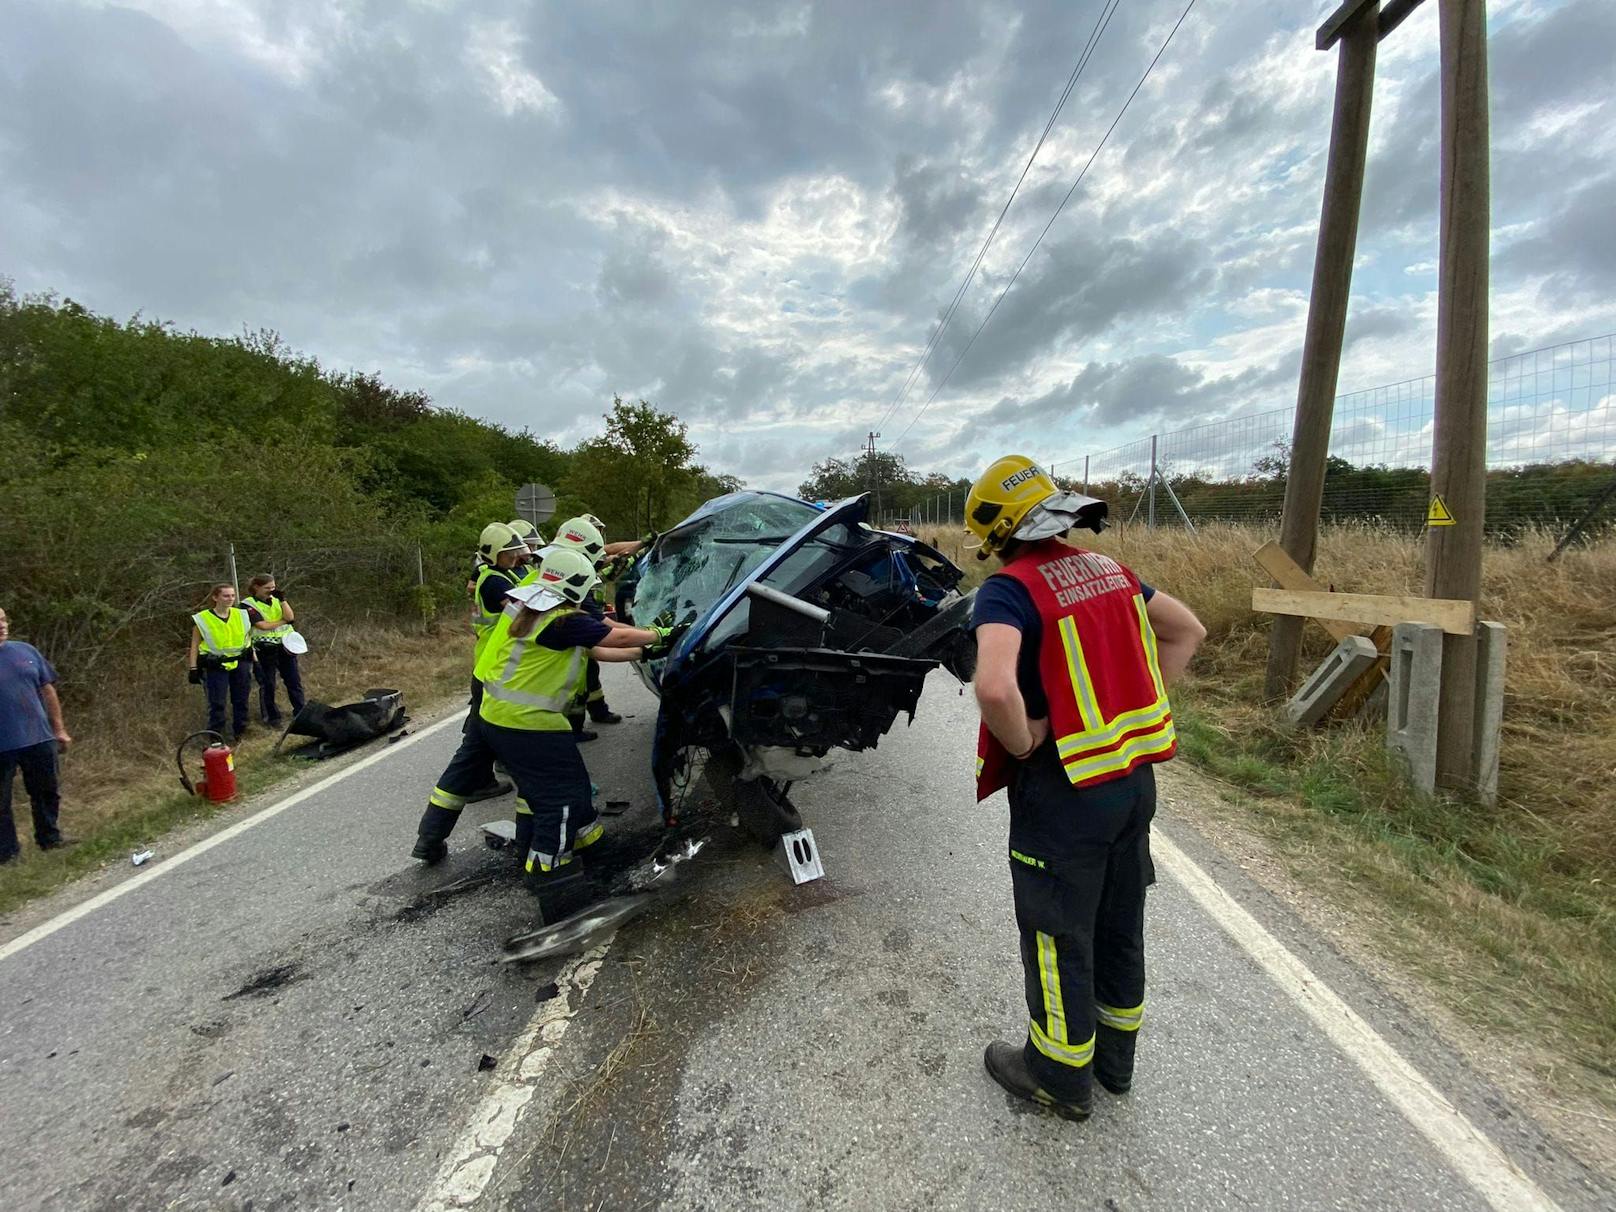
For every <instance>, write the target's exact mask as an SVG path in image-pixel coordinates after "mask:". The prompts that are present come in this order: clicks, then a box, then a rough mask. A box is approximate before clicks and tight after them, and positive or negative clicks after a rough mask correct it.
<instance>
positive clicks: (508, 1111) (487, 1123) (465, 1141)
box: [416, 939, 612, 1212]
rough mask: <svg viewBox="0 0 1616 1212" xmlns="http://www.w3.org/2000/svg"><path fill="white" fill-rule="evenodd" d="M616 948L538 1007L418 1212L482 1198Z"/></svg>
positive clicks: (442, 1211) (570, 970) (593, 957)
mask: <svg viewBox="0 0 1616 1212" xmlns="http://www.w3.org/2000/svg"><path fill="white" fill-rule="evenodd" d="M611 945H612V944H611V940H610V939H607V940H606V941H605V942H604V943H602V944H601V945H600V946H598V947H595V948H592V949H591V950H589V951H586V952H584V953H583V954H582V955H580V956H578V957H577V958H576V959H574V960H571V961H569V962H568V964H567V965H566V967H564V968H562V969H561V973H560V975H558V976H557V977H556V989H557V992H556V995H555V996H554V997H552V998H551V999H550V1000H549V1001H547V1002H545V1003H544V1004H543V1005H542V1006H540V1007H539V1010H538V1013H537V1014H535V1015H534V1016H533V1019H532V1021H531V1022H529V1023H528V1025H527V1027H526V1028H524V1029H523V1031H522V1034H521V1035H519V1036H517V1037H516V1042H515V1043H514V1044H512V1045H511V1050H510V1052H509V1053H507V1054H506V1057H505V1059H504V1060H502V1061H500V1063H499V1067H498V1068H497V1069H495V1070H494V1073H493V1077H492V1081H493V1088H492V1089H491V1090H489V1092H488V1093H487V1094H486V1095H484V1096H483V1098H482V1101H481V1102H479V1103H478V1104H477V1107H476V1109H475V1110H474V1111H473V1112H472V1115H471V1119H470V1121H469V1123H468V1124H467V1125H466V1130H465V1131H464V1132H462V1133H461V1134H460V1139H459V1140H457V1141H456V1142H455V1145H454V1148H453V1149H451V1150H450V1151H449V1156H448V1158H447V1159H446V1160H445V1161H444V1163H443V1165H442V1166H440V1167H439V1168H438V1174H437V1177H436V1178H434V1179H433V1180H432V1186H431V1187H429V1188H428V1189H427V1193H426V1194H425V1195H424V1196H423V1197H422V1198H421V1202H420V1203H419V1204H417V1205H416V1212H452V1210H453V1209H457V1208H469V1207H470V1206H471V1205H472V1204H475V1203H476V1202H477V1201H478V1200H479V1199H480V1198H482V1194H483V1191H484V1190H485V1189H486V1188H487V1187H488V1180H489V1179H491V1178H493V1177H494V1167H495V1166H496V1165H498V1164H499V1155H500V1151H501V1150H502V1149H504V1148H505V1144H506V1142H507V1141H509V1140H510V1139H511V1134H512V1133H513V1132H515V1131H516V1124H517V1121H518V1120H520V1119H521V1118H522V1113H523V1112H524V1111H525V1110H527V1105H528V1103H530V1102H531V1101H532V1100H533V1096H534V1095H535V1094H536V1093H538V1089H539V1079H540V1078H541V1077H543V1076H544V1073H545V1070H547V1069H548V1068H549V1067H550V1058H551V1056H553V1055H554V1053H555V1050H556V1047H557V1046H558V1045H559V1044H560V1043H561V1039H562V1037H563V1036H564V1035H566V1034H567V1025H568V1024H569V1023H571V1022H572V1019H573V1016H574V1015H575V1014H577V1013H578V1011H579V1010H581V1009H583V1004H584V999H585V998H586V997H588V995H589V987H590V986H591V985H593V984H594V983H595V976H596V974H597V973H599V972H600V966H601V963H602V962H603V961H604V960H605V958H606V949H607V948H608V947H610V946H611Z"/></svg>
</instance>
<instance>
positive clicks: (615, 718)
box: [553, 513, 643, 742]
mask: <svg viewBox="0 0 1616 1212" xmlns="http://www.w3.org/2000/svg"><path fill="white" fill-rule="evenodd" d="M553 546H555V547H572V548H574V549H576V550H578V551H581V552H583V553H584V555H585V556H587V557H588V558H589V560H590V562H591V563H592V564H593V566H594V568H595V571H596V572H597V573H599V574H601V576H602V577H604V576H605V574H606V571H607V570H608V569H609V568H611V567H613V566H614V565H615V564H616V563H617V562H619V561H621V560H625V559H629V558H631V557H632V556H634V555H635V554H636V553H637V552H638V551H639V550H640V548H641V547H642V546H643V544H642V543H639V542H626V543H607V542H606V536H605V535H604V534H603V533H602V532H601V529H600V522H599V519H597V518H596V517H595V516H594V515H593V514H587V513H586V514H580V515H579V516H578V517H576V518H571V519H569V520H568V521H565V522H563V523H562V524H561V525H560V527H558V528H557V530H556V537H555V543H554V544H553ZM581 609H582V610H584V611H585V612H586V613H587V614H589V615H591V616H593V617H594V618H597V619H602V620H604V621H605V622H606V623H607V624H608V625H609V626H612V627H619V626H623V625H624V624H623V623H622V622H620V621H619V620H616V619H612V618H609V617H608V616H607V614H606V598H605V594H604V593H603V592H602V589H601V586H600V584H599V583H598V582H597V584H596V585H595V588H594V589H593V590H592V591H591V593H590V595H589V599H588V600H587V601H586V602H584V603H583V604H582V606H581ZM585 712H587V713H588V715H589V719H590V720H591V721H593V722H594V723H596V724H620V723H622V722H623V717H622V716H620V715H618V714H617V713H616V712H615V711H613V710H612V709H611V708H610V707H608V706H607V705H606V690H605V688H604V687H603V686H602V684H601V680H600V663H599V662H598V661H595V660H594V659H591V660H590V661H589V666H588V669H587V671H586V673H585V676H584V697H583V702H582V704H581V705H580V706H579V707H577V708H575V709H574V711H573V713H572V721H573V732H574V733H575V734H576V735H577V737H578V740H579V741H580V742H584V741H592V740H594V739H595V737H596V736H597V735H598V734H597V733H595V732H593V731H592V730H590V729H587V728H586V727H585V726H584V713H585Z"/></svg>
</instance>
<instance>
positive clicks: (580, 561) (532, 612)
mask: <svg viewBox="0 0 1616 1212" xmlns="http://www.w3.org/2000/svg"><path fill="white" fill-rule="evenodd" d="M596 580H597V577H596V574H595V569H594V565H593V564H591V563H590V561H589V559H588V557H586V556H585V555H583V553H581V552H579V551H577V550H574V549H570V548H565V547H562V548H552V549H551V550H550V552H549V553H548V554H547V555H546V556H545V558H544V560H543V562H542V563H541V564H540V566H539V572H538V575H537V577H535V578H533V579H531V580H529V581H528V582H527V583H526V584H524V585H523V586H521V587H520V588H519V589H516V590H513V591H512V592H511V593H510V594H509V595H508V596H509V598H510V600H509V601H508V603H507V605H506V607H505V612H504V614H503V615H501V617H500V620H499V622H498V623H497V624H496V625H495V627H494V631H493V634H492V635H491V636H490V638H489V642H488V647H487V649H486V650H485V651H484V653H483V656H482V659H481V661H480V662H479V663H478V666H477V673H478V676H479V677H481V678H482V680H483V699H482V704H481V706H480V707H479V708H478V713H479V716H480V719H481V732H480V736H481V738H482V741H483V742H484V743H485V744H487V745H488V747H489V748H490V749H492V750H493V752H494V753H497V754H498V755H499V757H500V758H501V760H503V761H504V763H505V765H506V767H507V768H508V769H509V770H510V772H511V774H512V776H513V777H514V778H515V779H516V786H517V792H518V794H519V795H520V796H521V797H522V799H523V800H524V801H526V803H527V804H528V806H529V808H530V809H531V811H532V821H531V834H530V840H529V841H528V845H527V847H526V856H527V857H526V869H527V873H528V881H529V885H530V886H531V887H532V888H533V890H534V892H535V893H536V894H537V895H538V898H539V909H540V912H541V914H542V915H543V918H544V920H545V921H546V922H556V921H559V920H561V918H563V917H566V916H568V915H569V914H571V913H572V912H574V911H575V910H576V909H578V908H580V907H582V905H583V904H584V903H586V902H587V901H588V899H589V896H590V892H589V888H588V885H587V884H586V882H585V881H584V880H583V878H582V877H583V871H582V863H581V862H579V861H577V854H578V852H579V851H581V850H583V849H585V848H587V847H588V846H590V845H592V844H593V843H594V842H596V841H598V840H599V839H600V837H601V834H602V832H603V828H602V826H601V823H600V821H599V820H598V819H597V817H596V812H595V808H594V804H593V796H592V794H591V787H590V782H589V772H588V771H587V770H586V769H585V767H584V762H583V758H582V756H581V755H580V754H579V752H578V743H577V741H576V739H575V738H574V736H573V731H572V725H571V723H570V721H569V720H568V719H567V716H566V707H567V704H568V703H569V702H571V701H572V700H573V699H574V698H575V697H576V695H577V691H578V687H579V685H580V684H581V682H582V680H583V677H584V667H585V663H586V661H587V659H588V658H590V657H593V658H594V659H595V660H597V661H634V660H641V659H643V658H644V657H645V655H646V649H647V648H649V649H650V650H651V652H652V654H653V655H654V654H655V653H656V652H659V651H662V650H663V649H665V648H666V646H667V645H668V644H669V643H670V642H672V641H673V640H674V639H675V638H676V637H677V632H675V631H672V630H670V629H667V628H653V629H641V628H635V627H616V628H614V627H610V626H608V625H607V624H606V623H605V622H603V621H601V620H600V619H597V618H595V617H593V616H592V615H590V614H588V613H586V612H585V611H584V610H583V609H582V608H581V607H582V605H583V603H584V602H586V601H588V600H589V596H590V591H591V590H592V589H593V588H594V586H595V583H596Z"/></svg>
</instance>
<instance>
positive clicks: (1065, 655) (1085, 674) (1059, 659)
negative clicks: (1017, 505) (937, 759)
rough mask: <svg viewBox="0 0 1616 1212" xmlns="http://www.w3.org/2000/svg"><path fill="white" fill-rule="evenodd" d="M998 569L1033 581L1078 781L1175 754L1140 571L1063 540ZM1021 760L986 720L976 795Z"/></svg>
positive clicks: (1065, 743) (1045, 662)
mask: <svg viewBox="0 0 1616 1212" xmlns="http://www.w3.org/2000/svg"><path fill="white" fill-rule="evenodd" d="M994 575H996V576H1007V577H1010V578H1011V579H1012V580H1015V581H1017V582H1019V583H1020V584H1021V585H1023V586H1024V587H1025V588H1026V590H1027V592H1028V593H1029V594H1030V595H1031V596H1032V601H1033V605H1034V607H1036V609H1037V611H1038V615H1039V618H1041V619H1042V620H1043V640H1042V643H1041V645H1040V647H1039V651H1038V676H1039V680H1040V682H1041V683H1042V685H1043V688H1044V693H1045V695H1047V696H1048V698H1049V731H1050V735H1051V736H1052V737H1053V739H1054V742H1055V745H1056V751H1057V753H1058V754H1059V756H1060V761H1061V765H1063V766H1064V767H1065V768H1066V775H1067V777H1068V778H1069V779H1071V781H1072V785H1073V786H1074V787H1085V786H1089V785H1092V784H1094V783H1104V782H1107V781H1109V780H1111V779H1117V778H1121V777H1122V776H1123V775H1125V774H1127V773H1129V772H1130V771H1132V770H1133V769H1134V767H1136V766H1139V765H1141V764H1142V763H1145V762H1165V761H1166V760H1167V759H1168V758H1170V757H1172V756H1173V754H1174V753H1175V752H1176V751H1177V747H1178V739H1177V733H1176V732H1175V731H1174V728H1173V713H1172V709H1171V707H1170V706H1169V704H1168V701H1167V691H1166V689H1165V688H1164V687H1163V685H1162V676H1161V666H1160V664H1159V663H1158V662H1157V659H1156V633H1155V632H1154V631H1153V630H1152V629H1151V626H1150V618H1149V616H1148V615H1147V614H1146V613H1145V598H1144V594H1143V593H1141V592H1140V588H1139V578H1138V577H1136V576H1134V574H1133V573H1132V572H1130V571H1129V570H1128V569H1127V568H1125V567H1123V566H1122V565H1121V564H1119V563H1117V562H1116V561H1115V560H1113V559H1112V558H1111V557H1110V556H1106V555H1100V554H1098V553H1096V552H1091V551H1084V550H1082V549H1081V548H1078V547H1069V546H1067V545H1066V544H1065V543H1062V542H1061V541H1060V540H1058V539H1046V540H1045V541H1043V542H1041V543H1035V544H1033V545H1032V546H1031V547H1030V548H1029V549H1028V550H1027V551H1026V552H1024V553H1023V554H1021V555H1019V556H1017V557H1016V558H1015V559H1014V560H1012V561H1011V562H1010V563H1009V564H1007V565H1005V567H1004V568H1003V569H1002V570H1001V571H999V572H998V573H995V574H994ZM1013 764H1014V760H1013V759H1012V758H1011V757H1010V754H1009V753H1008V752H1006V750H1005V748H1004V746H1003V745H1001V744H999V741H998V738H997V737H995V736H994V735H993V733H992V732H991V731H989V729H988V726H987V725H986V724H985V723H984V724H983V725H982V728H981V731H980V734H979V735H978V738H977V746H976V798H977V799H978V800H982V799H986V798H987V797H988V796H990V795H992V794H993V793H994V792H995V791H997V790H998V789H999V788H1000V787H1004V786H1006V785H1007V784H1008V783H1009V781H1010V771H1011V768H1012V766H1013Z"/></svg>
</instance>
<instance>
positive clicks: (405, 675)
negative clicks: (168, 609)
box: [0, 627, 471, 912]
mask: <svg viewBox="0 0 1616 1212" xmlns="http://www.w3.org/2000/svg"><path fill="white" fill-rule="evenodd" d="M182 656H183V654H175V653H172V652H163V653H152V654H145V655H144V656H141V657H135V658H132V659H126V660H122V661H120V662H118V664H117V667H116V669H105V670H102V671H101V676H100V678H99V679H98V680H96V681H95V682H94V683H93V684H86V683H85V682H84V681H83V680H82V679H79V680H74V681H70V682H68V683H66V686H67V691H68V695H67V703H66V704H65V710H66V713H67V723H68V731H69V732H71V733H72V734H73V736H74V738H75V743H74V745H73V746H72V748H71V749H70V750H69V752H68V753H67V755H66V756H65V757H64V759H63V763H62V816H61V821H62V828H63V831H64V832H66V833H68V834H70V835H71V836H73V837H76V838H78V839H80V844H79V845H78V846H75V847H73V848H71V849H68V850H59V851H51V852H49V853H44V854H42V853H39V852H38V851H36V850H35V849H34V848H33V839H32V837H31V835H30V830H29V829H28V828H27V827H26V819H27V799H26V797H25V796H24V795H23V794H22V788H21V786H20V785H19V786H18V787H17V788H16V793H15V797H14V799H15V801H17V802H16V805H15V806H16V808H17V809H19V810H20V811H19V825H22V826H23V827H22V828H20V829H19V834H21V835H22V838H21V840H22V845H23V856H22V861H21V862H19V863H16V864H14V865H11V866H8V867H5V868H3V869H0V912H5V911H8V910H10V909H12V908H14V907H16V906H17V905H19V904H21V903H22V902H24V901H26V900H29V899H31V898H33V897H35V896H39V895H41V894H43V893H45V892H48V891H50V890H51V889H53V888H55V887H57V886H58V885H60V884H61V883H63V882H65V881H66V880H68V879H71V878H73V877H75V876H78V875H81V874H83V873H85V872H87V871H90V870H94V869H95V868H97V867H100V866H103V865H105V864H106V863H108V862H114V861H117V862H128V855H129V851H131V850H133V849H136V848H138V847H140V846H142V845H144V844H148V843H154V842H156V841H157V840H158V839H159V838H160V837H161V835H162V834H163V833H164V832H165V831H167V830H168V829H170V828H172V827H173V826H175V825H177V824H180V823H182V822H184V821H187V820H192V819H196V818H199V817H204V816H208V815H211V814H212V813H213V812H215V811H226V812H230V811H236V810H237V809H235V808H233V807H230V806H226V807H225V808H223V809H215V808H214V807H213V806H211V805H209V804H208V803H207V802H206V801H204V800H199V799H196V798H194V797H192V796H188V795H186V794H185V793H184V792H183V791H182V790H181V789H180V787H179V779H178V775H177V773H176V771H175V768H174V747H175V746H176V745H177V744H178V743H179V741H180V739H181V738H182V737H184V736H185V735H186V734H188V733H190V732H194V731H196V730H197V729H199V728H201V727H203V726H204V725H205V723H206V719H207V713H206V708H205V705H204V703H203V699H202V692H201V690H200V688H198V687H194V686H191V685H189V684H188V683H187V682H186V680H185V671H184V668H183V661H182V659H181V657H182ZM470 663H471V637H470V634H469V632H468V633H467V634H465V635H462V634H460V632H459V631H458V630H454V631H451V630H448V629H445V630H443V631H439V632H436V633H428V632H426V631H423V630H422V629H421V628H419V627H416V628H412V629H388V628H384V627H378V628H374V629H366V630H363V631H361V630H359V629H352V628H347V629H338V630H335V631H334V632H333V633H332V634H331V636H330V637H329V639H328V641H327V642H325V643H323V644H321V645H319V646H318V647H317V648H316V649H315V650H314V651H312V652H310V653H309V655H308V656H306V657H304V658H303V678H304V689H305V691H306V692H307V694H308V696H309V698H310V699H313V700H318V701H320V702H325V703H332V704H337V703H345V702H351V701H353V700H354V699H356V698H358V697H359V696H360V695H362V694H363V693H364V692H365V691H366V690H369V689H372V688H374V687H389V688H394V689H398V690H402V691H403V692H404V701H405V703H406V704H408V705H410V706H411V707H412V708H413V709H415V710H416V711H420V710H422V709H424V708H427V707H429V706H431V705H433V704H436V703H437V702H438V701H440V700H441V699H443V698H444V697H445V696H446V695H449V694H452V693H453V692H454V691H455V690H457V689H459V688H461V687H463V686H464V685H465V684H466V682H467V680H468V674H469V669H470ZM63 673H64V676H66V675H69V673H70V671H65V670H64V671H63ZM253 696H254V698H253V718H254V720H255V721H256V719H257V711H258V704H257V687H256V686H254V688H253ZM280 697H281V703H282V710H285V691H284V689H282V690H281V691H280ZM277 737H278V733H276V734H271V733H270V732H269V731H268V730H267V729H263V728H257V729H255V731H254V732H250V733H248V735H247V738H246V740H245V742H244V744H243V745H242V746H241V748H240V749H239V750H238V758H237V765H238V778H239V782H240V785H241V787H242V790H243V791H245V792H248V793H252V792H257V791H262V790H264V789H266V788H268V787H270V786H273V785H274V784H275V783H276V782H278V781H280V780H282V779H285V778H287V777H290V776H291V775H293V774H296V773H298V772H299V771H301V770H306V769H308V766H307V764H306V763H304V762H302V761H300V760H298V759H293V758H286V757H278V758H272V757H271V756H270V750H271V749H272V748H273V747H274V743H275V740H276V739H277ZM189 768H190V770H191V773H192V776H193V777H194V776H195V774H196V772H197V771H196V758H195V754H194V753H193V754H192V755H191V760H190V767H189Z"/></svg>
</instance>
